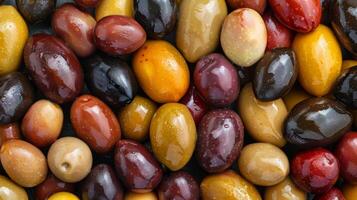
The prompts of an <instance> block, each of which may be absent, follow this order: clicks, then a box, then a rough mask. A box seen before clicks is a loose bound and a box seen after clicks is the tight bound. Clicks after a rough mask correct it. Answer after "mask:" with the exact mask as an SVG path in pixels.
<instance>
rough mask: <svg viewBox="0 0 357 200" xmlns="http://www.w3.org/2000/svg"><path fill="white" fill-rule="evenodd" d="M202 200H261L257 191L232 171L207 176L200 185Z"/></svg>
mask: <svg viewBox="0 0 357 200" xmlns="http://www.w3.org/2000/svg"><path fill="white" fill-rule="evenodd" d="M201 194H202V200H261V199H262V198H261V196H260V194H259V192H258V191H257V189H256V188H255V187H254V185H252V184H251V183H249V182H248V181H246V180H245V179H244V178H242V177H240V176H239V175H238V174H236V173H235V172H233V171H226V172H223V173H220V174H214V175H210V176H207V177H205V178H204V179H203V181H202V183H201Z"/></svg>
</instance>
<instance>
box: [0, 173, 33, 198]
mask: <svg viewBox="0 0 357 200" xmlns="http://www.w3.org/2000/svg"><path fill="white" fill-rule="evenodd" d="M0 199H1V200H28V199H29V197H28V195H27V193H26V191H25V190H24V188H22V187H20V186H18V185H17V184H16V183H14V182H12V181H11V180H10V179H8V178H7V177H5V176H2V175H0Z"/></svg>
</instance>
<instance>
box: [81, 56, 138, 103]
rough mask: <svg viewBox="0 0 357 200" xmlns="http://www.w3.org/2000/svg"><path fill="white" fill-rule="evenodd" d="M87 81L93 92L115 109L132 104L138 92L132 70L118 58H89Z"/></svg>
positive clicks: (86, 67) (85, 62) (85, 63)
mask: <svg viewBox="0 0 357 200" xmlns="http://www.w3.org/2000/svg"><path fill="white" fill-rule="evenodd" d="M83 65H84V67H85V72H86V73H85V79H86V83H87V84H88V87H89V89H90V90H91V92H92V93H93V94H94V95H95V96H97V97H100V98H101V99H102V100H104V101H105V102H106V103H108V104H109V105H110V106H113V107H120V106H124V105H126V104H128V103H130V102H131V101H132V100H133V98H134V96H135V95H136V93H137V91H138V84H137V82H136V78H135V76H134V73H133V71H132V70H131V68H130V67H129V66H128V65H127V64H126V63H125V62H123V61H121V60H120V59H118V58H112V57H109V56H105V55H99V54H98V55H95V56H91V57H90V58H87V59H86V60H85V61H84V62H83Z"/></svg>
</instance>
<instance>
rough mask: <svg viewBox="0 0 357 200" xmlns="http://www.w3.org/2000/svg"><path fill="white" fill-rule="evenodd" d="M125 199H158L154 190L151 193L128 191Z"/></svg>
mask: <svg viewBox="0 0 357 200" xmlns="http://www.w3.org/2000/svg"><path fill="white" fill-rule="evenodd" d="M124 200H157V197H156V194H155V193H153V192H149V193H141V194H140V193H134V192H128V193H127V194H126V195H125V197H124Z"/></svg>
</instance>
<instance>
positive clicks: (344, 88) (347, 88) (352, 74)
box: [333, 66, 357, 109]
mask: <svg viewBox="0 0 357 200" xmlns="http://www.w3.org/2000/svg"><path fill="white" fill-rule="evenodd" d="M333 94H334V96H335V97H336V98H337V100H339V101H341V102H342V103H344V104H346V105H347V106H349V107H351V108H353V109H357V66H356V67H352V68H350V69H349V71H348V72H347V73H346V74H343V75H342V77H341V78H339V79H338V81H337V84H336V86H335V89H334V92H333Z"/></svg>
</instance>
